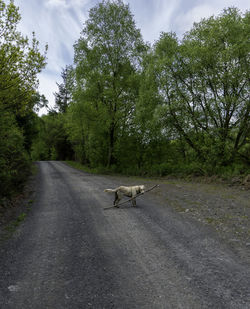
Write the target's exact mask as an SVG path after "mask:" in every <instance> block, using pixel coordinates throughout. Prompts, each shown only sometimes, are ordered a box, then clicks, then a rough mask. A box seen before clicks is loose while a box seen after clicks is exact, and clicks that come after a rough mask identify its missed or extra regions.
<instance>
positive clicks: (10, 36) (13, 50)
mask: <svg viewBox="0 0 250 309" xmlns="http://www.w3.org/2000/svg"><path fill="white" fill-rule="evenodd" d="M20 18H21V16H20V15H19V13H18V8H17V7H15V5H14V4H13V3H12V2H11V3H10V4H9V5H5V4H4V2H3V1H2V0H0V32H1V38H0V135H1V136H0V137H1V138H0V185H1V192H0V199H1V198H3V197H7V196H9V195H11V194H13V191H14V190H15V189H16V188H17V187H18V186H19V185H21V184H22V183H23V181H24V179H25V178H26V177H27V175H28V173H29V168H30V164H31V162H32V161H38V160H63V161H75V162H79V163H80V164H82V165H83V166H85V167H86V168H87V169H90V170H92V171H96V172H99V173H121V174H126V175H143V176H165V175H169V174H171V175H178V176H183V175H194V176H211V175H219V176H222V177H232V176H235V175H246V174H249V173H250V117H249V116H250V115H249V113H250V100H249V55H250V44H249V37H250V12H249V11H246V12H245V13H244V14H243V13H241V12H240V11H239V10H238V9H237V8H226V9H224V10H223V11H222V12H221V14H219V15H218V16H211V17H210V18H207V19H202V20H201V21H200V22H198V23H194V24H193V27H192V29H191V30H189V31H188V32H186V33H185V34H184V35H183V37H182V38H181V39H180V38H178V37H177V35H176V34H175V33H173V32H170V33H169V32H168V33H167V32H162V33H161V34H160V36H159V38H158V39H157V38H156V41H155V43H154V44H152V45H151V44H149V43H147V42H144V40H143V38H142V35H141V32H140V30H139V29H138V28H137V27H136V22H135V20H134V17H133V15H132V13H131V11H130V8H129V5H127V4H124V3H123V1H122V0H115V1H109V0H105V1H102V2H101V3H98V4H97V5H96V6H94V7H93V8H91V9H90V11H89V16H88V19H87V20H86V22H85V23H84V25H83V29H82V31H81V35H80V37H79V39H78V40H77V41H76V42H75V44H74V59H73V60H72V63H73V64H69V65H67V66H66V67H65V68H64V69H63V70H62V72H61V77H62V82H61V83H58V84H57V85H58V91H57V92H56V93H55V105H54V107H53V109H49V110H48V113H47V114H46V115H43V116H41V117H39V116H38V114H37V111H38V109H39V108H40V107H42V106H46V104H47V100H46V98H45V97H44V96H43V95H40V94H39V93H38V91H37V84H38V80H37V74H38V73H39V72H41V70H42V69H43V68H44V67H45V65H46V52H47V46H45V47H44V52H43V53H42V52H40V51H39V42H38V41H37V40H36V38H35V35H33V38H32V40H31V43H30V42H29V40H28V38H25V37H23V36H22V34H20V33H19V32H18V31H17V30H16V26H17V24H18V22H19V20H20Z"/></svg>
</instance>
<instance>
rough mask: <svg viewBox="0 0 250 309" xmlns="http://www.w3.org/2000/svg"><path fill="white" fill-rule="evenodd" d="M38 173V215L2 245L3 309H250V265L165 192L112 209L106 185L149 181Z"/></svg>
mask: <svg viewBox="0 0 250 309" xmlns="http://www.w3.org/2000/svg"><path fill="white" fill-rule="evenodd" d="M38 167H39V172H38V174H37V176H36V178H37V185H36V193H35V198H34V201H33V204H32V209H31V211H30V212H29V213H28V215H27V217H26V219H25V220H24V222H23V223H22V224H21V225H20V226H18V228H17V229H16V231H15V233H14V234H13V235H12V237H11V238H9V239H8V240H5V241H4V242H2V243H1V244H0V308H1V309H10V308H11V309H12V308H13V309H14V308H17V309H20V308H21V309H29V308H31V309H40V308H41V309H59V308H67V309H68V308H69V309H74V308H128V309H132V308H150V309H153V308H164V309H165V308H166V309H167V308H171V309H172V308H173V309H174V308H185V309H189V308H192V309H195V308H213V309H215V308H216V309H217V308H225V309H228V308H233V309H235V308H246V309H247V308H250V261H247V260H246V259H241V258H240V257H239V255H237V254H236V253H235V252H234V251H233V250H231V248H230V246H228V245H227V243H226V242H224V241H223V239H222V238H220V237H219V235H218V233H217V232H216V231H215V230H214V229H213V228H212V227H210V226H209V225H206V224H204V223H203V222H202V221H201V222H199V221H198V220H195V218H193V217H192V216H183V215H182V214H181V213H178V211H176V210H175V209H173V208H172V207H170V206H169V205H168V202H167V201H166V200H165V199H164V200H163V199H161V190H163V189H162V188H161V186H160V187H159V188H157V189H156V190H158V195H157V192H154V191H155V190H153V191H150V192H148V193H147V194H145V195H143V196H141V197H139V198H138V200H137V207H131V206H130V204H124V205H123V206H122V207H121V208H119V209H116V208H111V209H109V210H103V208H104V207H107V206H110V205H111V204H112V201H113V195H112V194H108V193H104V192H103V190H104V189H106V188H114V187H116V186H118V185H121V184H124V185H131V184H140V183H138V182H137V181H136V179H135V178H134V179H133V180H131V182H130V183H119V181H118V180H117V179H119V178H115V177H110V176H99V175H92V174H88V173H84V172H81V171H78V170H76V169H73V168H71V167H69V166H67V165H65V164H63V163H61V162H56V161H47V162H39V163H38ZM120 181H122V180H121V179H120ZM151 184H153V182H152V183H151ZM147 185H149V184H147V183H146V186H147ZM156 195H157V198H155V196H156ZM164 201H165V202H164Z"/></svg>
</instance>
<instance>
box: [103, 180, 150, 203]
mask: <svg viewBox="0 0 250 309" xmlns="http://www.w3.org/2000/svg"><path fill="white" fill-rule="evenodd" d="M144 191H145V186H144V185H140V186H131V187H125V186H120V187H118V188H116V189H105V190H104V192H114V193H115V200H114V203H113V204H114V206H115V207H119V205H118V204H119V202H120V200H121V198H122V196H124V195H125V196H128V197H132V198H133V199H132V206H136V199H135V197H136V195H137V194H139V193H144Z"/></svg>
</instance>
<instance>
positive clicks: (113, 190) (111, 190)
mask: <svg viewBox="0 0 250 309" xmlns="http://www.w3.org/2000/svg"><path fill="white" fill-rule="evenodd" d="M104 192H116V189H105V190H104Z"/></svg>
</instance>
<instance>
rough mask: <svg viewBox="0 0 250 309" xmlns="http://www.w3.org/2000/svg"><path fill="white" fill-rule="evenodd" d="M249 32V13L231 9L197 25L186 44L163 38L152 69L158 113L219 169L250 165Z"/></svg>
mask: <svg viewBox="0 0 250 309" xmlns="http://www.w3.org/2000/svg"><path fill="white" fill-rule="evenodd" d="M249 31H250V24H249V12H246V14H245V15H244V16H242V15H241V14H240V13H239V11H238V10H237V9H235V8H229V9H227V10H224V11H223V13H222V14H221V15H219V16H217V17H214V16H212V17H211V18H208V19H204V20H202V21H201V22H200V23H197V24H195V25H194V27H193V28H192V29H191V31H189V32H188V33H187V34H186V35H185V37H184V39H183V40H182V42H178V39H177V38H176V36H175V35H174V34H171V33H163V34H162V35H161V37H160V39H159V41H158V42H157V43H156V44H155V46H154V55H153V57H152V61H151V62H150V64H149V66H148V72H147V76H148V80H149V81H150V79H151V80H152V76H153V77H154V83H152V85H156V87H157V90H156V91H157V96H158V97H159V98H160V101H161V103H160V105H159V104H155V106H152V108H153V114H154V115H155V114H156V115H158V118H159V119H162V118H165V128H166V129H167V128H169V127H170V126H171V125H172V127H173V128H175V131H176V133H177V135H176V137H178V135H180V136H181V137H182V138H183V139H184V140H185V141H186V143H187V144H188V145H189V146H190V147H191V148H192V149H193V150H194V151H195V152H196V154H197V156H198V157H199V159H200V160H201V161H206V162H207V163H210V165H211V166H213V167H214V166H215V165H216V164H218V165H220V164H222V165H223V164H228V163H230V162H232V160H234V158H235V156H241V157H245V159H246V160H249V159H247V156H245V155H244V151H243V152H242V151H241V150H242V149H243V148H244V146H245V145H246V144H247V143H249V140H248V138H247V134H248V132H249V129H250V121H249V119H250V118H249V112H250V105H249V104H250V103H249V44H248V41H247V40H248V39H247V38H248V37H249ZM152 87H153V86H151V88H152ZM154 102H156V101H154Z"/></svg>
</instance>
